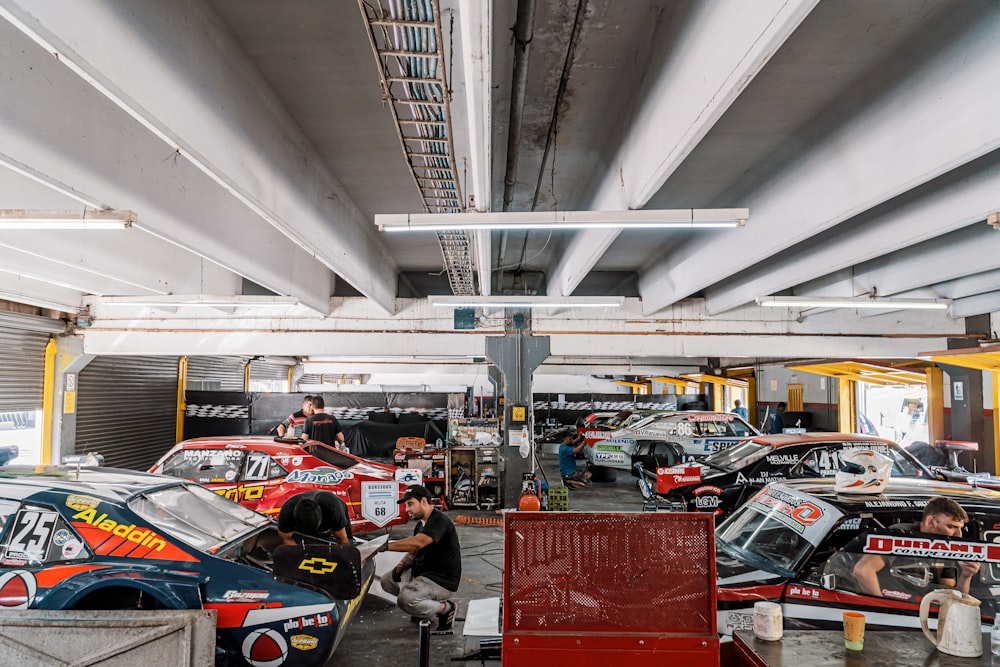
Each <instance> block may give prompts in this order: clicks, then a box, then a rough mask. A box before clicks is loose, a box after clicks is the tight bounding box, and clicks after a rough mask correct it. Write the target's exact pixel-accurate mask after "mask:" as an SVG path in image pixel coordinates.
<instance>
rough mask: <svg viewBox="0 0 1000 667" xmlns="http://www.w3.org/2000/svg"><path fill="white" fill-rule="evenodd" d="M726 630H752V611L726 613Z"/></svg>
mask: <svg viewBox="0 0 1000 667" xmlns="http://www.w3.org/2000/svg"><path fill="white" fill-rule="evenodd" d="M726 630H729V631H730V632H729V634H732V631H733V630H753V612H741V611H730V612H727V613H726Z"/></svg>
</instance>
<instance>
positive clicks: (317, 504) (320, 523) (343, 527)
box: [278, 490, 354, 544]
mask: <svg viewBox="0 0 1000 667" xmlns="http://www.w3.org/2000/svg"><path fill="white" fill-rule="evenodd" d="M294 533H303V534H305V535H313V536H317V537H333V538H334V539H335V540H336V541H337V544H354V536H353V535H352V534H351V520H350V518H349V516H348V514H347V503H345V502H344V501H343V500H341V499H340V498H339V497H338V496H337V494H335V493H331V492H330V491H322V490H315V491H305V492H303V493H300V494H298V495H295V496H292V497H291V498H289V499H288V500H286V501H285V504H284V505H282V506H281V511H280V512H278V537H280V538H281V541H282V543H284V544H296V542H295V535H294Z"/></svg>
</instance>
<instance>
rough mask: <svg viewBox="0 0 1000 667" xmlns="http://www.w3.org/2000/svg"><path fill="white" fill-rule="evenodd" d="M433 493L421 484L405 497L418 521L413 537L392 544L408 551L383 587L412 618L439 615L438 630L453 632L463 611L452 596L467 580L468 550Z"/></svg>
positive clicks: (384, 579) (390, 547) (392, 547)
mask: <svg viewBox="0 0 1000 667" xmlns="http://www.w3.org/2000/svg"><path fill="white" fill-rule="evenodd" d="M432 497H433V496H431V493H430V491H428V490H427V489H426V488H425V487H423V486H420V485H418V484H415V485H413V486H411V487H409V488H408V489H407V490H406V493H405V494H403V499H402V500H400V501H399V502H400V503H406V512H407V514H409V515H410V518H411V519H415V520H416V521H417V525H416V526H415V527H414V529H413V537H407V538H406V539H402V540H396V541H395V542H390V543H388V544H387V545H386V549H387V550H388V551H403V552H406V555H405V556H403V559H402V560H401V561H399V565H397V566H396V567H394V568H393V570H392V574H391V576H383V577H382V590H384V591H386V592H387V593H390V594H392V595H395V596H396V597H397V599H396V603H397V604H398V605H399V608H400V609H402V610H403V611H404V612H406V613H408V614H409V615H410V616H413V617H416V618H421V619H424V618H425V619H428V620H431V619H434V618H435V617H436V618H437V621H438V627H437V632H439V633H450V632H451V631H452V629H453V628H454V626H455V610H456V609H457V606H456V605H455V602H454V601H452V599H451V596H452V594H453V593H455V591H457V590H458V585H459V583H460V581H461V579H462V548H461V546H460V545H459V543H458V532H457V531H456V530H455V525H454V524H453V523H452V522H451V519H449V518H448V517H447V516H445V515H444V513H443V512H441V511H440V510H438V509H435V508H434V506H433V505H431V498H432Z"/></svg>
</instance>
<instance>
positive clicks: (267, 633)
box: [242, 628, 288, 667]
mask: <svg viewBox="0 0 1000 667" xmlns="http://www.w3.org/2000/svg"><path fill="white" fill-rule="evenodd" d="M242 648H243V659H244V660H246V661H247V662H248V663H250V666H251V667H278V665H280V664H282V663H284V662H285V658H287V657H288V643H287V642H286V641H285V638H284V637H282V636H281V635H280V634H278V632H277V631H275V630H271V629H269V628H261V629H259V630H254V631H253V632H251V633H250V634H248V635H247V637H246V639H244V640H243V647H242Z"/></svg>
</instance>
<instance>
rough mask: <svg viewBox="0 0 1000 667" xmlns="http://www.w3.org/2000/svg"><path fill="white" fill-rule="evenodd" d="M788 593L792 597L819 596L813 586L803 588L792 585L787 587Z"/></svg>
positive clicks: (809, 597)
mask: <svg viewBox="0 0 1000 667" xmlns="http://www.w3.org/2000/svg"><path fill="white" fill-rule="evenodd" d="M788 594H789V595H791V596H793V597H799V598H807V599H813V598H818V597H819V591H818V590H816V589H815V588H804V587H799V586H792V587H791V588H789V589H788Z"/></svg>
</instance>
